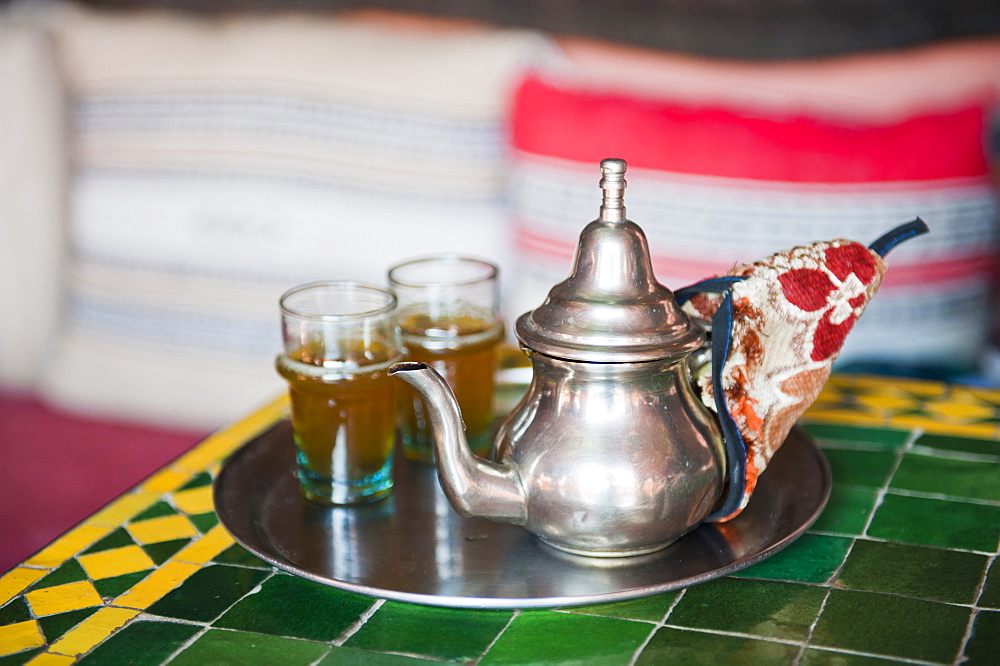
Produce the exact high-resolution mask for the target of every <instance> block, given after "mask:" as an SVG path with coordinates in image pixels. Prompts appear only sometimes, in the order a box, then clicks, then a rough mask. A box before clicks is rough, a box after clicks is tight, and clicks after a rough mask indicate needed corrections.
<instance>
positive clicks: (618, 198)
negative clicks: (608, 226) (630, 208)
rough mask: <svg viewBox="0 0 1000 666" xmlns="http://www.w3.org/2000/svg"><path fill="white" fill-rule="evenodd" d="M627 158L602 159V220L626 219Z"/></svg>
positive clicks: (616, 220) (619, 220)
mask: <svg viewBox="0 0 1000 666" xmlns="http://www.w3.org/2000/svg"><path fill="white" fill-rule="evenodd" d="M625 168H626V165H625V160H621V159H617V158H608V159H604V160H601V189H602V190H604V200H603V201H602V202H601V214H600V217H599V218H598V219H600V220H601V221H602V222H621V221H623V220H624V219H625V187H626V185H625Z"/></svg>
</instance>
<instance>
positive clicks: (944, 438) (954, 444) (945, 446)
mask: <svg viewBox="0 0 1000 666" xmlns="http://www.w3.org/2000/svg"><path fill="white" fill-rule="evenodd" d="M914 444H915V445H916V446H920V447H924V446H926V447H930V448H934V449H940V450H942V451H958V452H961V453H979V454H988V455H1000V444H998V443H997V441H996V440H995V439H984V438H972V437H955V436H953V435H932V434H927V433H925V434H923V435H921V436H920V437H919V438H918V439H917V441H916V442H915V443H914Z"/></svg>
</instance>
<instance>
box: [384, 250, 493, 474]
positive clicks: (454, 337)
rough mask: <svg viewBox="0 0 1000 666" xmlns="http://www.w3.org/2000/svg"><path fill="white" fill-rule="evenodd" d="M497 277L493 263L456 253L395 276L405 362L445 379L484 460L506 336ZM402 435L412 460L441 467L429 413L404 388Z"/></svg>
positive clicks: (411, 263)
mask: <svg viewBox="0 0 1000 666" xmlns="http://www.w3.org/2000/svg"><path fill="white" fill-rule="evenodd" d="M498 275H499V270H498V269H497V267H496V266H495V265H494V264H492V263H490V262H489V261H485V260H482V259H475V258H472V257H464V256H460V255H455V254H444V255H434V256H428V257H420V258H415V259H410V260H408V261H404V262H402V263H399V264H396V265H395V266H393V267H391V268H390V269H389V286H390V288H391V289H392V290H393V292H394V293H395V294H396V297H397V298H398V299H399V314H398V322H399V326H400V330H401V334H402V341H403V347H404V348H405V353H406V357H407V359H408V360H410V361H420V362H423V363H426V364H428V365H430V366H431V367H433V368H434V369H435V370H437V371H438V373H440V374H441V376H442V377H444V378H445V380H446V381H447V382H448V385H449V386H450V387H451V389H452V391H453V392H454V393H455V397H456V398H457V399H458V404H459V407H461V409H462V419H463V421H464V422H465V434H466V438H467V439H468V441H469V446H470V448H471V449H472V451H473V452H474V453H476V454H477V455H479V456H481V457H488V456H489V454H490V446H491V440H492V437H491V435H492V424H493V388H494V381H495V380H494V375H495V366H496V348H497V345H498V344H499V343H500V341H501V340H502V339H503V336H504V331H503V321H502V320H501V318H500V315H499V313H498V306H499V290H498V284H499V280H498ZM399 431H400V438H401V440H402V443H403V452H404V454H405V455H406V457H407V458H409V459H410V460H417V461H420V462H430V463H432V462H434V446H433V442H434V436H433V432H432V430H431V427H430V422H429V412H428V410H427V407H426V405H425V404H424V402H423V399H422V398H421V397H420V396H419V395H418V394H417V392H416V391H414V390H413V389H412V388H410V387H409V386H405V385H404V386H401V387H400V405H399Z"/></svg>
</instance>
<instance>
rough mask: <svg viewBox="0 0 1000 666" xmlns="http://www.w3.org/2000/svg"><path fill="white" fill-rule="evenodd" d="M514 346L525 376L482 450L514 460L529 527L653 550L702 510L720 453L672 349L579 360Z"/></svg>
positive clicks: (714, 489)
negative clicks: (630, 358) (646, 357)
mask: <svg viewBox="0 0 1000 666" xmlns="http://www.w3.org/2000/svg"><path fill="white" fill-rule="evenodd" d="M525 351H526V353H527V354H528V356H529V358H530V359H531V362H532V366H533V367H532V369H533V374H532V380H531V384H530V386H529V388H528V390H527V392H526V394H525V396H524V397H523V398H522V400H521V402H520V403H519V404H518V405H517V407H515V408H514V410H513V411H512V412H511V414H510V415H509V416H508V417H507V419H506V420H505V421H504V423H503V425H502V426H501V428H500V431H499V432H498V434H497V438H496V440H495V442H494V448H493V458H494V460H495V461H496V462H498V463H500V464H502V465H503V466H505V467H509V468H512V469H515V470H517V475H518V477H519V481H520V485H521V488H522V491H523V497H524V506H525V514H524V522H523V524H524V526H525V527H526V528H527V529H528V530H529V531H531V532H533V533H535V534H536V535H537V536H538V537H539V538H541V539H542V540H543V541H545V542H547V543H548V544H550V545H552V546H554V547H556V548H559V549H561V550H565V551H569V552H572V553H577V554H582V555H590V556H595V555H596V556H609V557H617V556H625V555H638V554H642V553H646V552H652V551H655V550H658V549H660V548H663V547H665V546H666V545H668V544H669V543H671V542H673V541H674V540H675V539H677V538H678V537H680V536H682V535H683V534H685V533H686V532H688V531H690V530H691V529H693V528H694V527H696V526H697V525H698V524H699V523H700V522H701V521H702V520H703V519H704V518H705V516H706V515H708V513H709V512H710V511H711V510H712V508H713V505H714V504H715V503H716V501H717V500H718V498H719V495H720V494H721V491H722V485H723V480H724V471H725V461H724V455H725V454H724V450H723V444H722V436H721V435H720V433H719V429H718V426H717V424H716V422H715V419H714V418H713V417H712V415H711V414H710V413H709V412H708V410H707V409H705V407H704V406H703V405H702V404H701V402H700V401H699V400H698V398H697V397H696V396H695V394H694V391H693V389H692V387H691V383H690V378H689V374H688V368H687V365H686V362H685V360H684V358H683V357H671V358H667V359H661V360H656V361H645V362H638V363H588V362H579V361H568V360H563V359H557V358H554V357H550V356H547V355H545V354H541V353H537V352H534V351H532V350H530V349H525Z"/></svg>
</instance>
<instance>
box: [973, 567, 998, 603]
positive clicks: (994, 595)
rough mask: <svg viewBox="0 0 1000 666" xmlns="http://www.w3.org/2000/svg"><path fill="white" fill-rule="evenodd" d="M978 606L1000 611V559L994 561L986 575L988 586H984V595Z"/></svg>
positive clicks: (981, 596) (980, 598)
mask: <svg viewBox="0 0 1000 666" xmlns="http://www.w3.org/2000/svg"><path fill="white" fill-rule="evenodd" d="M976 605H977V606H979V607H980V608H995V609H1000V558H996V559H994V560H993V564H991V565H990V571H989V573H988V574H987V575H986V584H985V585H983V593H982V595H980V597H979V601H978V602H976Z"/></svg>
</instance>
